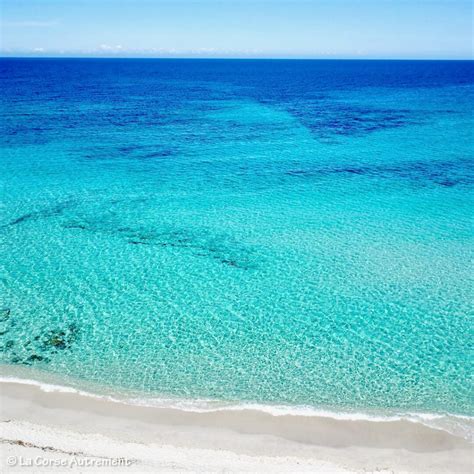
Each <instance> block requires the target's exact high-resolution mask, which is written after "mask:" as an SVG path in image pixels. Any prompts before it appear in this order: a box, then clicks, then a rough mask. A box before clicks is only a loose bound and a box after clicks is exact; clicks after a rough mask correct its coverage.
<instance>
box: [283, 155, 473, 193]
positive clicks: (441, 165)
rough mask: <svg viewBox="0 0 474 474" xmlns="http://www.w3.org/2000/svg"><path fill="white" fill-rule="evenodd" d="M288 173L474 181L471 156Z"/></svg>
mask: <svg viewBox="0 0 474 474" xmlns="http://www.w3.org/2000/svg"><path fill="white" fill-rule="evenodd" d="M285 174H286V175H289V176H297V177H298V176H300V177H325V176H330V175H335V174H341V175H348V176H350V175H359V176H361V175H365V176H368V177H375V178H382V179H401V180H407V181H411V182H413V183H416V185H417V186H424V185H427V184H431V185H433V184H435V185H438V186H443V187H453V186H457V185H462V184H464V185H468V184H473V183H474V174H473V172H472V170H471V169H470V165H469V162H468V160H456V161H454V160H453V161H444V162H436V161H435V162H430V163H429V162H408V163H404V164H400V165H396V166H394V165H372V166H368V165H367V166H359V167H351V166H348V167H327V166H326V167H324V166H322V167H313V168H308V169H292V170H287V171H285Z"/></svg>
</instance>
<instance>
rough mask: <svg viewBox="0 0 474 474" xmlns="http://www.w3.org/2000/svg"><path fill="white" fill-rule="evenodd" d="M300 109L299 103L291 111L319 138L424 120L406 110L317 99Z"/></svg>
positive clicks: (361, 133)
mask: <svg viewBox="0 0 474 474" xmlns="http://www.w3.org/2000/svg"><path fill="white" fill-rule="evenodd" d="M311 105H312V106H311V107H308V106H307V103H306V106H305V108H304V110H300V109H299V107H298V105H297V104H293V105H290V106H289V108H288V111H289V112H290V113H291V114H292V115H293V116H295V117H297V118H298V120H299V121H300V122H301V123H302V124H303V125H304V126H306V127H307V128H308V129H309V130H311V132H312V133H314V134H316V135H318V137H320V138H325V137H327V136H330V135H342V136H349V135H364V134H368V133H373V132H377V131H380V130H386V129H391V128H399V127H404V126H407V125H413V124H418V123H421V122H422V121H423V120H422V119H423V117H422V116H421V114H415V113H414V112H413V111H411V110H407V109H388V108H376V107H363V106H359V105H351V104H346V103H340V102H329V101H327V100H323V101H315V102H314V103H312V104H311Z"/></svg>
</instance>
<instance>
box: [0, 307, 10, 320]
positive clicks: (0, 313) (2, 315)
mask: <svg viewBox="0 0 474 474" xmlns="http://www.w3.org/2000/svg"><path fill="white" fill-rule="evenodd" d="M10 314H11V309H10V308H2V309H0V321H6V320H7V319H8V318H10Z"/></svg>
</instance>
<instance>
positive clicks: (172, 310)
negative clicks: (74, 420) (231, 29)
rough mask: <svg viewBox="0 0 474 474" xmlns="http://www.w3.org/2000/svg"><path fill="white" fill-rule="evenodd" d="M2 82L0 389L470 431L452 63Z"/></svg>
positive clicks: (9, 65) (467, 164) (219, 69)
mask: <svg viewBox="0 0 474 474" xmlns="http://www.w3.org/2000/svg"><path fill="white" fill-rule="evenodd" d="M0 71H1V91H2V92H1V96H2V99H1V100H2V102H1V110H0V113H1V128H2V132H1V160H0V161H1V169H2V172H1V178H0V179H1V181H2V188H1V189H2V208H1V209H2V212H1V223H0V233H1V240H2V242H3V244H2V262H3V264H2V265H3V271H2V275H1V282H0V283H1V308H2V309H1V312H0V325H1V327H0V344H1V347H2V352H1V354H2V355H1V361H2V364H3V367H4V368H8V369H9V370H13V369H15V368H18V369H19V370H20V369H21V370H23V369H22V368H23V367H27V368H29V369H31V371H32V373H35V374H36V375H37V376H38V377H40V378H41V377H43V375H44V377H47V376H52V375H54V376H55V377H56V378H57V379H60V380H64V381H69V382H68V383H73V384H75V386H76V387H79V388H80V387H83V388H84V387H91V386H94V387H96V388H100V390H101V391H102V393H107V394H111V393H119V392H120V393H132V394H133V395H134V397H139V398H140V399H141V400H147V399H150V400H151V399H167V400H184V401H186V402H187V403H192V402H193V400H194V401H199V400H201V401H202V400H210V401H220V402H222V403H237V404H238V403H248V404H259V405H264V406H286V407H306V408H312V409H315V410H327V411H330V412H333V413H349V414H350V413H367V414H379V415H380V414H381V415H386V416H391V415H393V414H402V415H403V414H408V413H421V414H451V415H462V416H473V415H474V400H473V398H472V393H473V392H472V390H473V383H472V382H473V379H472V375H473V373H474V372H473V364H472V361H473V359H472V349H473V347H472V333H473V324H472V316H473V305H472V301H473V296H474V284H473V267H472V258H473V253H474V252H473V248H474V247H473V235H474V233H473V231H474V221H473V211H472V209H473V197H474V195H473V192H472V190H473V183H474V171H473V167H472V161H471V160H472V156H473V148H474V146H473V130H474V129H473V125H474V119H473V113H472V111H473V109H472V104H473V99H474V97H473V95H474V94H473V92H474V74H473V73H474V65H473V62H470V61H362V60H361V61H311V60H304V61H303V60H302V61H297V60H152V59H2V60H1V61H0ZM71 381H73V382H71ZM65 383H66V382H65Z"/></svg>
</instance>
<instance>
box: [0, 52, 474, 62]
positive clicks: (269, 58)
mask: <svg viewBox="0 0 474 474" xmlns="http://www.w3.org/2000/svg"><path fill="white" fill-rule="evenodd" d="M0 59H150V60H188V61H189V60H209V61H226V60H229V61H236V60H237V61H242V60H245V61H474V57H459V58H453V57H440V58H430V57H420V58H412V57H393V58H391V57H387V58H384V57H380V58H379V57H376V58H374V57H343V56H342V57H333V58H328V57H304V56H302V57H297V56H262V57H248V56H116V55H114V56H101V55H100V56H92V55H91V56H88V55H84V56H82V55H75V56H59V55H56V56H48V55H44V56H42V55H27V54H25V55H18V56H15V55H2V54H0Z"/></svg>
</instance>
